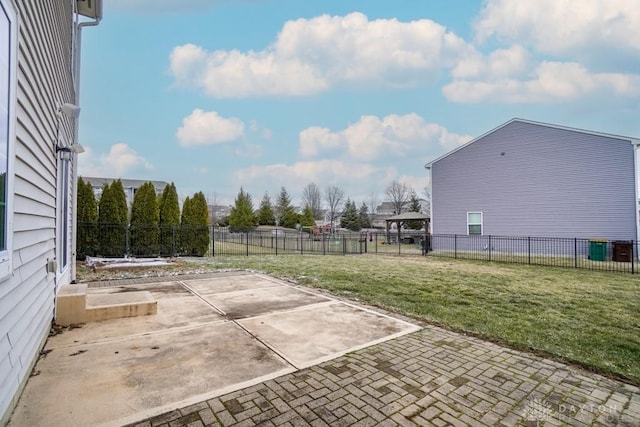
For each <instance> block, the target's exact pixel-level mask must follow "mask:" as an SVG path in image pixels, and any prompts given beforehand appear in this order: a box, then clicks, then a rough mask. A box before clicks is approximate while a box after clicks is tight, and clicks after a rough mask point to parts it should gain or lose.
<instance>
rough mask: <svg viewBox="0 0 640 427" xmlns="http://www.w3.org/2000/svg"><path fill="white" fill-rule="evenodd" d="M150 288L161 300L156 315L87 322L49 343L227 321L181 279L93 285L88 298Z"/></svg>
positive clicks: (89, 340) (152, 293) (95, 338)
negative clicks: (183, 283) (98, 286)
mask: <svg viewBox="0 0 640 427" xmlns="http://www.w3.org/2000/svg"><path fill="white" fill-rule="evenodd" d="M136 291H148V292H150V293H151V295H153V297H154V298H155V299H156V301H157V302H158V307H157V314H156V315H154V316H144V317H139V318H136V319H135V321H133V320H132V319H113V320H110V321H108V322H98V323H87V324H85V325H82V328H79V329H73V330H70V331H66V332H65V333H64V334H62V335H60V336H57V337H56V339H55V340H50V342H49V345H69V344H72V343H83V344H87V343H92V342H96V341H99V340H109V339H117V338H122V337H125V336H133V335H142V334H148V333H151V332H157V331H167V330H171V329H173V328H184V327H189V326H196V325H200V324H203V323H211V322H216V321H226V319H224V318H223V317H222V316H221V315H220V314H219V313H218V312H217V311H215V310H214V309H212V308H211V306H210V305H209V304H207V303H206V302H204V301H203V300H202V299H201V298H199V297H198V296H196V295H194V294H192V293H191V292H189V291H188V290H187V289H186V288H185V287H184V286H182V285H181V284H180V283H178V282H159V283H150V284H139V285H134V286H114V287H104V288H90V289H89V290H88V292H89V295H88V297H89V298H91V297H93V296H100V295H105V294H118V293H122V294H126V293H129V292H136Z"/></svg>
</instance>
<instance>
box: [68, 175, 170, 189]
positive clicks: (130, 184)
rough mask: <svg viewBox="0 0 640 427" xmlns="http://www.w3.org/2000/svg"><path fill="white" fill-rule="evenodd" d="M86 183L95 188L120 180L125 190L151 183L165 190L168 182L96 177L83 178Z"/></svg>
mask: <svg viewBox="0 0 640 427" xmlns="http://www.w3.org/2000/svg"><path fill="white" fill-rule="evenodd" d="M81 178H82V179H83V180H84V181H88V182H90V183H91V185H93V186H102V185H104V184H111V183H112V182H113V181H115V180H116V179H120V181H121V182H122V186H123V187H124V188H139V187H140V186H142V184H145V183H147V182H150V183H152V184H153V186H154V187H156V188H159V189H163V188H164V187H165V186H166V185H167V184H169V183H168V182H165V181H152V180H144V179H126V178H104V177H95V176H86V177H85V176H82V177H81Z"/></svg>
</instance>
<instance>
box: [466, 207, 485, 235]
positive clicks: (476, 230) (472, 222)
mask: <svg viewBox="0 0 640 427" xmlns="http://www.w3.org/2000/svg"><path fill="white" fill-rule="evenodd" d="M467 234H469V235H472V234H482V212H467Z"/></svg>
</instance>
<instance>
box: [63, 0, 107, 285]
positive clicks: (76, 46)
mask: <svg viewBox="0 0 640 427" xmlns="http://www.w3.org/2000/svg"><path fill="white" fill-rule="evenodd" d="M71 2H72V3H73V11H74V13H75V14H76V19H77V16H78V15H77V13H78V12H77V10H76V8H75V5H76V0H71ZM99 7H100V13H98V18H96V19H95V20H94V21H88V22H80V23H78V24H74V25H75V26H76V37H75V40H74V41H73V53H74V55H73V59H74V63H73V75H74V82H73V83H74V91H75V98H76V99H75V101H76V102H75V104H76V105H80V52H81V50H82V29H83V28H84V27H95V26H98V25H99V24H100V21H101V20H102V2H99ZM79 122H80V120H79V119H76V120H75V127H74V134H75V138H76V143H77V139H78V135H79V128H80V126H79V125H80V123H79ZM71 162H72V163H71V200H72V202H73V203H71V218H72V219H71V272H70V279H71V283H75V282H76V273H77V272H76V250H77V246H78V245H77V235H78V218H77V205H78V154H76V153H74V154H73V157H72V161H71Z"/></svg>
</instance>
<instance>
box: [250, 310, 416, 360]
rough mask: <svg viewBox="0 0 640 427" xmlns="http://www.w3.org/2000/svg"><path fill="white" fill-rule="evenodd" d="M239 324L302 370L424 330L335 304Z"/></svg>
mask: <svg viewBox="0 0 640 427" xmlns="http://www.w3.org/2000/svg"><path fill="white" fill-rule="evenodd" d="M238 323H240V324H241V325H242V326H244V327H245V328H247V329H248V330H249V331H250V332H251V333H252V334H254V335H256V336H259V337H260V339H261V340H262V341H263V342H265V343H266V344H268V345H269V346H270V347H272V348H275V349H277V351H278V352H279V354H280V355H281V356H283V357H284V358H286V359H287V360H288V361H289V362H290V363H291V364H292V365H294V366H295V367H296V368H298V369H302V368H306V367H308V366H312V365H316V364H318V363H321V362H324V361H327V360H331V359H335V358H336V357H339V356H342V355H343V354H346V353H348V352H351V351H355V350H357V349H360V348H362V347H366V346H369V345H372V344H375V343H377V342H379V341H380V340H388V339H390V338H393V337H396V336H399V335H404V334H406V333H408V332H414V331H417V330H418V329H420V328H419V327H418V326H415V325H412V324H409V323H406V322H403V321H401V320H398V319H394V318H391V317H387V316H382V315H380V314H379V313H374V312H371V311H367V310H363V309H362V308H358V307H355V306H352V305H348V304H345V303H343V302H337V301H335V300H334V301H331V302H328V303H323V304H316V305H312V306H305V307H302V308H299V309H297V310H290V311H285V312H277V313H272V314H267V315H264V316H256V317H251V318H248V319H241V320H239V321H238Z"/></svg>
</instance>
